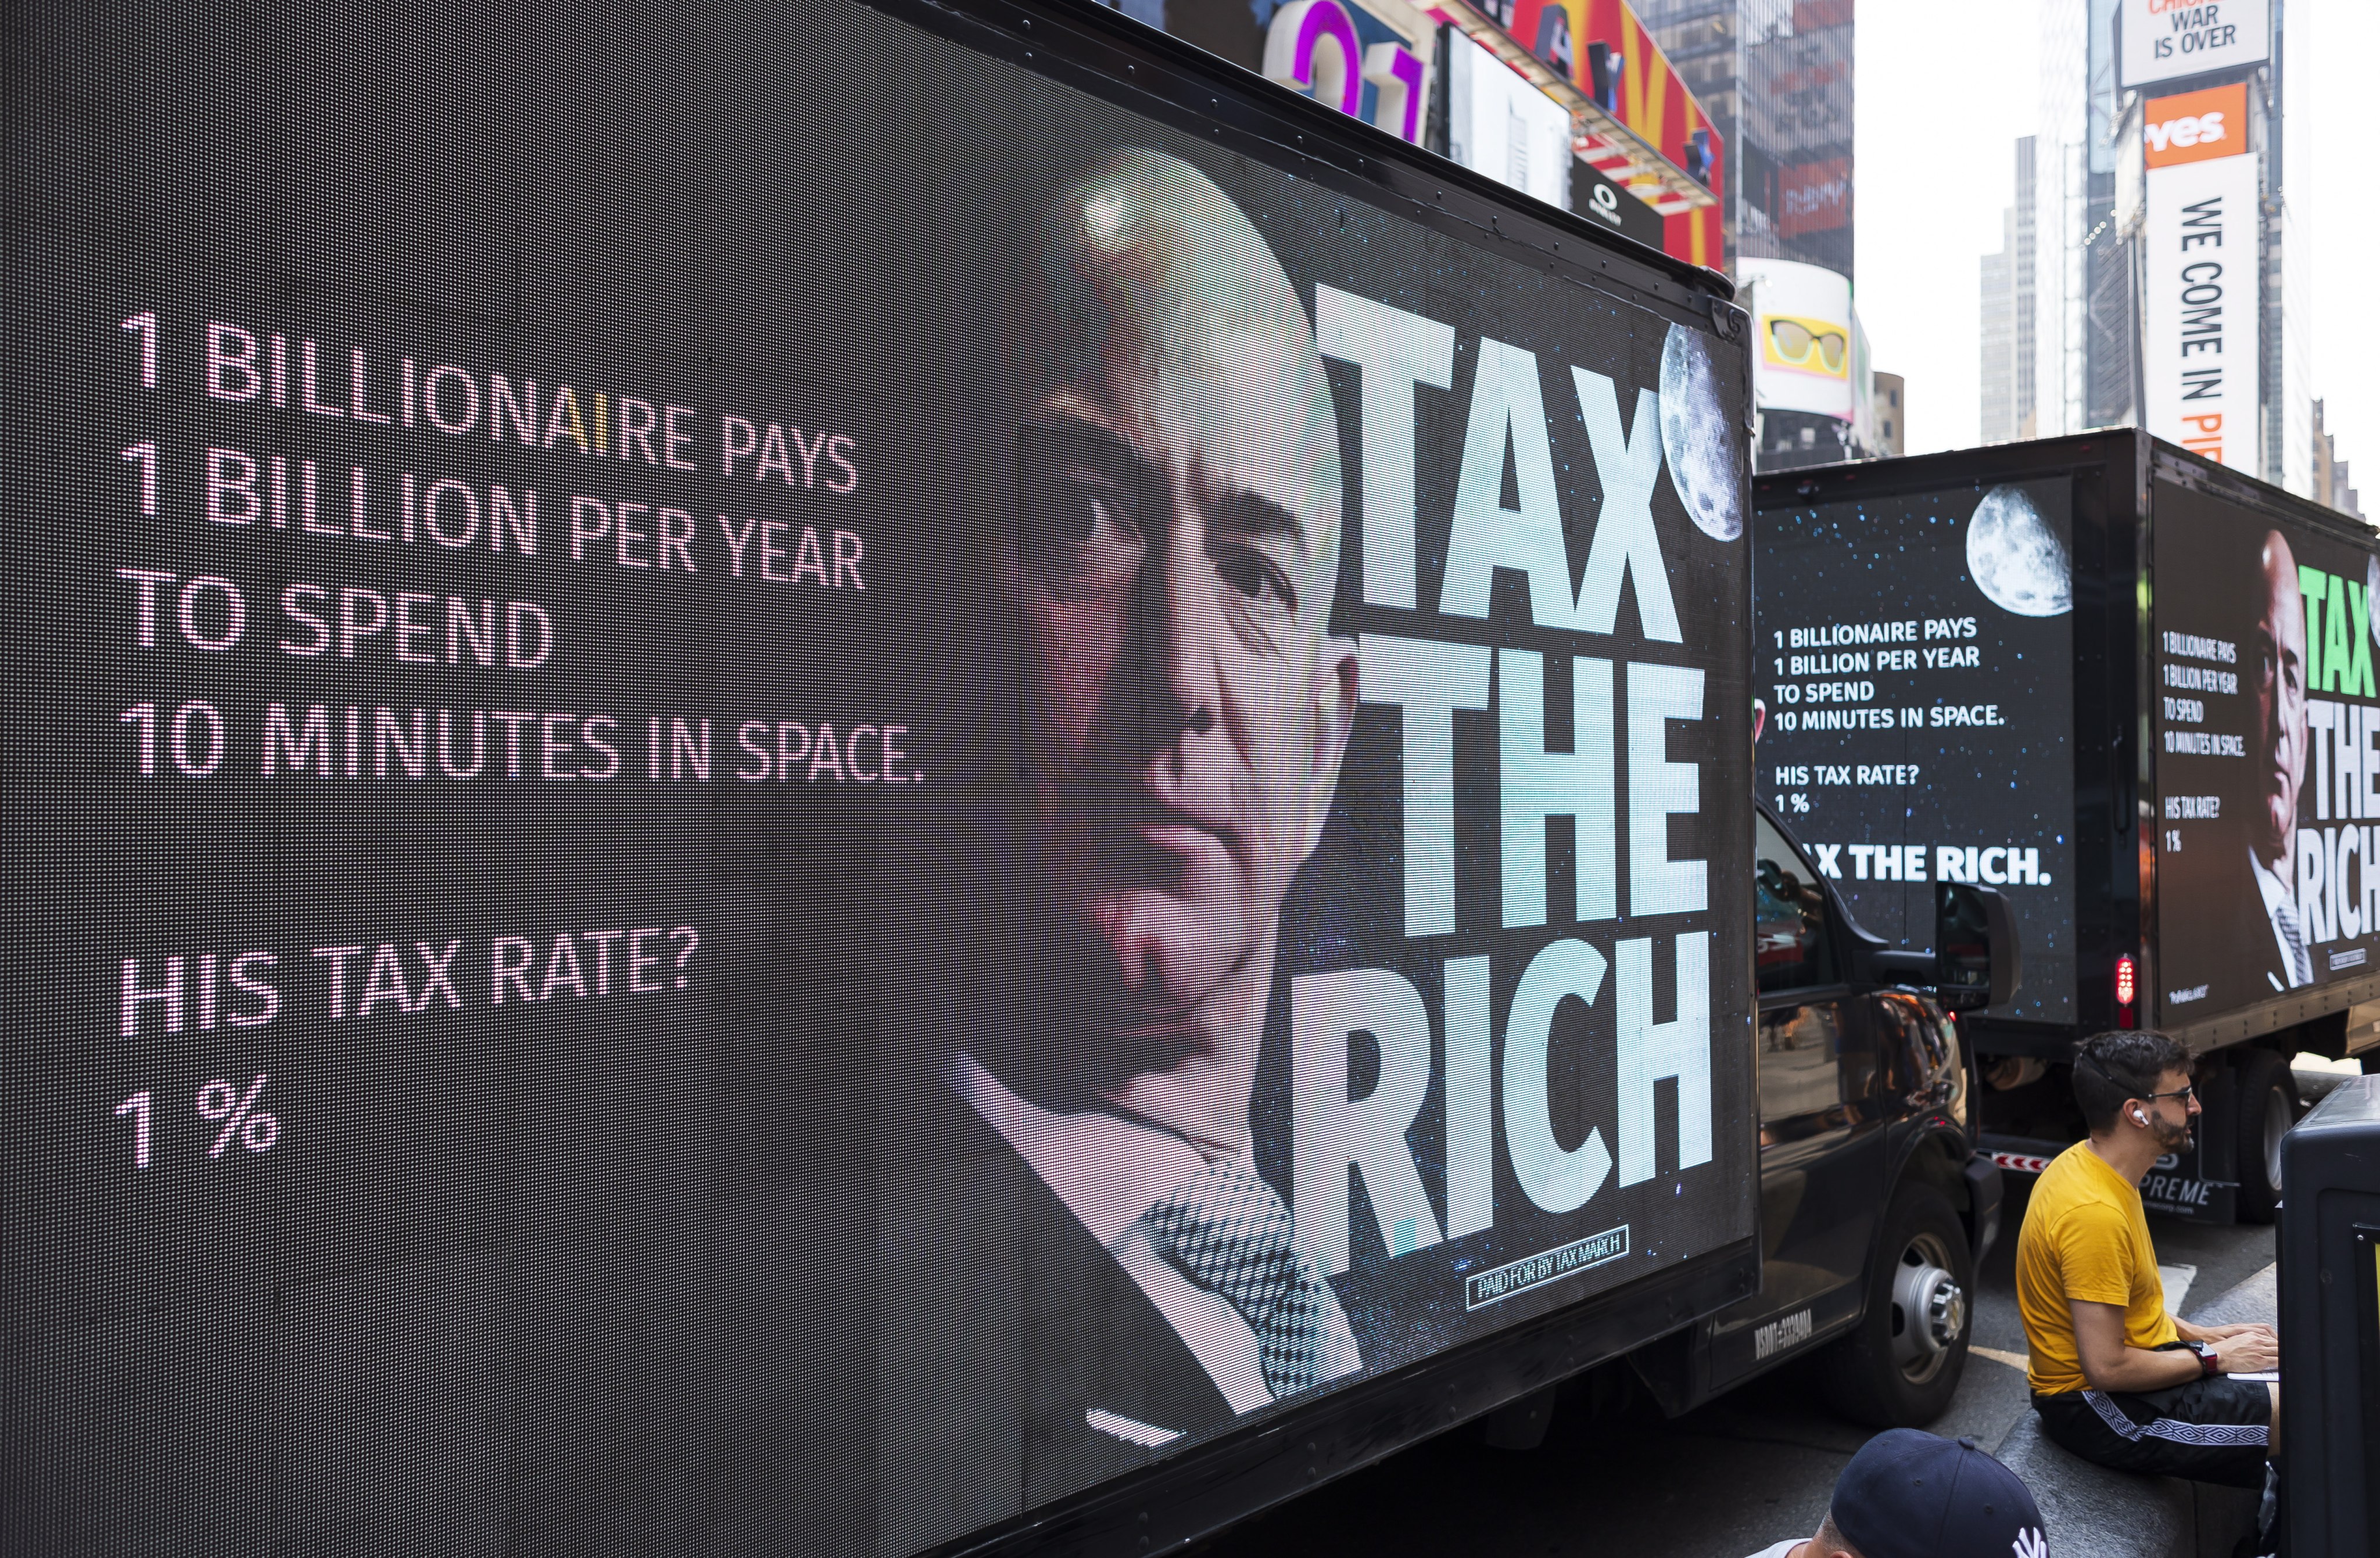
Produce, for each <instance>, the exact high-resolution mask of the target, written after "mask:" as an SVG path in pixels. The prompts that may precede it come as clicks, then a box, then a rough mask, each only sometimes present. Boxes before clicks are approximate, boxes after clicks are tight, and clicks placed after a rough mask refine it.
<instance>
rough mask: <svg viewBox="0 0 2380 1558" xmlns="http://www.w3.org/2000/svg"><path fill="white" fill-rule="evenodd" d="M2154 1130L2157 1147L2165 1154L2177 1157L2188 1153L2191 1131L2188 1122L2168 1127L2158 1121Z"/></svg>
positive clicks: (2161, 1121) (2163, 1122)
mask: <svg viewBox="0 0 2380 1558" xmlns="http://www.w3.org/2000/svg"><path fill="white" fill-rule="evenodd" d="M2155 1129H2156V1139H2157V1145H2158V1146H2160V1147H2162V1148H2164V1149H2165V1150H2166V1151H2167V1152H2168V1153H2174V1154H2176V1155H2177V1156H2179V1155H2180V1154H2181V1153H2186V1152H2188V1151H2190V1146H2191V1137H2192V1131H2191V1129H2190V1122H2189V1121H2188V1120H2184V1121H2182V1122H2181V1123H2180V1125H2178V1126H2169V1125H2168V1124H2166V1123H2165V1121H2163V1120H2158V1121H2157V1122H2156V1128H2155Z"/></svg>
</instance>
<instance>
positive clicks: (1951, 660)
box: [1753, 478, 2074, 1022]
mask: <svg viewBox="0 0 2380 1558" xmlns="http://www.w3.org/2000/svg"><path fill="white" fill-rule="evenodd" d="M2070 514H2071V508H2070V496H2069V486H2068V483H2067V481H2066V480H2065V479H2064V478H2058V479H2052V480H2041V481H2027V482H2011V483H2007V484H2003V485H1999V486H1995V487H1991V488H1988V489H1974V488H1966V487H1961V488H1957V489H1951V490H1949V491H1943V492H1929V493H1918V494H1913V495H1909V496H1905V497H1879V498H1872V499H1859V500H1851V501H1842V502H1836V503H1827V504H1821V505H1818V506H1816V507H1813V508H1804V509H1783V510H1769V511H1767V512H1766V513H1762V514H1761V515H1760V518H1759V526H1760V528H1759V533H1758V539H1759V547H1760V552H1759V583H1758V589H1757V595H1756V598H1755V635H1754V650H1753V653H1754V658H1755V663H1756V665H1757V667H1758V670H1759V671H1760V672H1761V673H1762V674H1761V675H1760V676H1759V677H1758V679H1757V680H1758V682H1759V683H1760V689H1759V690H1760V692H1761V694H1762V695H1763V698H1764V703H1765V708H1766V718H1765V723H1764V727H1763V731H1762V733H1761V737H1760V740H1759V743H1758V744H1757V746H1756V747H1755V763H1756V773H1757V775H1758V782H1759V788H1760V791H1761V793H1762V794H1763V795H1764V796H1767V797H1768V798H1769V800H1770V803H1772V804H1773V805H1775V806H1776V807H1777V809H1778V812H1779V815H1781V816H1783V817H1784V819H1785V822H1786V825H1787V826H1788V827H1791V828H1792V829H1793V830H1794V832H1795V833H1796V834H1797V835H1798V836H1800V838H1801V839H1803V841H1804V843H1805V844H1806V845H1809V846H1810V847H1812V848H1813V849H1814V850H1815V852H1817V854H1818V855H1819V857H1820V858H1819V861H1818V865H1819V869H1821V870H1824V871H1827V872H1828V875H1829V876H1831V877H1832V878H1833V880H1834V883H1835V886H1836V888H1838V889H1839V890H1840V892H1841V893H1842V894H1843V898H1844V900H1845V901H1846V903H1848V904H1849V905H1850V908H1851V911H1852V915H1853V916H1854V917H1855V918H1857V919H1858V920H1859V922H1860V923H1861V924H1863V925H1864V926H1866V927H1867V928H1868V929H1869V930H1871V931H1873V932H1875V933H1876V935H1878V936H1883V937H1884V938H1885V939H1886V940H1887V941H1888V942H1892V943H1895V944H1898V945H1901V946H1906V947H1911V948H1927V947H1930V946H1931V945H1932V944H1933V940H1934V912H1935V910H1934V896H1935V895H1934V884H1935V883H1937V881H1941V880H1954V881H1973V882H1977V883H1979V884H1982V885H1986V886H1990V887H1993V888H1997V889H1998V891H2000V892H2002V893H2005V894H2007V895H2008V898H2009V900H2010V906H2011V908H2012V909H2013V910H2014V911H2015V913H2016V924H2017V934H2018V937H2019V942H2020V945H2021V946H2022V949H2023V954H2024V978H2023V982H2022V984H2021V985H2020V986H2019V988H2018V990H2017V993H2016V997H2015V999H2014V1000H2012V1001H2010V1003H2009V1005H2008V1006H2007V1007H2005V1008H1994V1009H1993V1015H1995V1016H2002V1017H2009V1018H2017V1019H2027V1020H2033V1021H2052V1022H2059V1021H2073V1020H2074V939H2073V938H2074V929H2073V920H2074V897H2073V892H2074V889H2073V882H2074V864H2073V861H2074V841H2073V815H2074V779H2073V775H2074V757H2073V739H2074V738H2073V724H2074V712H2073V710H2074V699H2073V686H2072V677H2073V670H2072V655H2073V648H2072V645H2073V626H2072V624H2073V607H2072V562H2071V559H2072V555H2073V540H2072V528H2071V517H2070ZM1863 851H1864V853H1863ZM1883 851H1897V855H1888V854H1885V853H1884V852H1883ZM1987 851H1989V852H1987ZM1886 873H1889V875H1886Z"/></svg>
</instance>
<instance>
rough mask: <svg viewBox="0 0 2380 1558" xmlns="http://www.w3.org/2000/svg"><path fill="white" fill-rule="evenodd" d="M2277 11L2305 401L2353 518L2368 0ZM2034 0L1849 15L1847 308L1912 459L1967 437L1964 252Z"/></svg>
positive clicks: (2377, 472)
mask: <svg viewBox="0 0 2380 1558" xmlns="http://www.w3.org/2000/svg"><path fill="white" fill-rule="evenodd" d="M2287 3H2288V11H2287V21H2286V24H2285V25H2286V27H2287V30H2288V31H2287V45H2286V47H2287V54H2288V61H2289V67H2290V68H2291V69H2292V70H2308V71H2311V72H2312V76H2311V79H2301V80H2300V81H2298V82H2296V83H2294V85H2293V88H2292V91H2291V92H2290V97H2291V100H2292V101H2291V104H2290V106H2291V107H2292V108H2295V109H2297V110H2299V111H2300V112H2301V114H2302V115H2306V116H2309V117H2311V118H2312V120H2313V123H2311V124H2305V123H2301V122H2298V121H2297V120H2292V121H2291V122H2290V123H2289V126H2288V133H2289V134H2290V135H2292V136H2301V135H2308V134H2311V135H2312V136H2313V174H2314V187H2313V190H2311V191H2306V190H2290V191H2289V200H2290V203H2291V205H2292V206H2294V207H2295V208H2296V212H2297V217H2298V221H2299V223H2300V231H2301V233H2303V232H2305V231H2306V230H2307V228H2308V227H2309V226H2310V227H2311V234H2312V240H2313V308H2314V312H2313V321H2312V322H2313V329H2312V331H2311V332H2309V333H2310V334H2311V336H2312V338H2313V393H2315V394H2316V395H2318V396H2321V397H2323V398H2324V399H2325V401H2327V403H2328V405H2327V409H2326V418H2327V426H2328V427H2329V428H2330V429H2331V430H2332V431H2333V432H2335V433H2337V434H2338V443H2339V453H2341V454H2342V455H2344V456H2346V457H2347V458H2348V459H2350V460H2351V461H2353V462H2355V463H2356V465H2357V466H2358V467H2359V468H2358V470H2357V471H2356V472H2355V473H2354V475H2353V477H2352V479H2353V480H2354V483H2355V486H2356V487H2357V489H2359V490H2360V491H2361V492H2362V494H2363V508H2364V512H2365V513H2380V306H2375V304H2376V303H2380V300H2376V299H2375V296H2374V295H2375V293H2380V286H2375V284H2374V283H2375V280H2380V278H2375V276H2374V269H2375V267H2380V199H2374V195H2373V193H2372V192H2373V191H2374V189H2375V188H2380V170H2375V167H2374V158H2373V154H2372V151H2371V150H2370V147H2371V142H2372V139H2373V137H2372V131H2371V130H2370V128H2369V127H2368V122H2367V121H2368V119H2369V117H2370V115H2371V103H2372V100H2373V96H2374V91H2373V80H2372V76H2373V69H2374V66H2375V64H2380V4H2375V3H2374V0H2287ZM2036 6H2037V0H2012V3H2010V4H2009V5H2007V6H2003V7H1999V8H1996V9H1995V10H1994V11H1992V12H1991V17H1992V20H1991V23H1990V25H1988V26H1985V25H1978V19H1977V17H1978V13H1976V12H1975V10H1974V9H1973V8H1972V7H1969V6H1949V5H1941V4H1938V3H1937V0H1874V3H1871V4H1869V5H1865V6H1861V7H1860V13H1859V29H1858V32H1857V38H1858V42H1859V58H1858V61H1857V70H1856V76H1855V79H1856V81H1857V85H1858V92H1859V102H1858V110H1857V115H1858V135H1859V144H1858V148H1857V175H1856V176H1857V180H1858V183H1857V200H1858V206H1857V222H1858V243H1859V249H1858V258H1857V261H1856V263H1857V267H1858V275H1857V278H1856V286H1857V291H1858V301H1859V311H1860V318H1861V320H1862V321H1863V322H1864V323H1865V324H1866V326H1867V332H1868V339H1869V342H1870V344H1872V345H1873V347H1874V349H1875V360H1876V367H1877V368H1879V369H1881V370H1883V371H1885V372H1888V373H1899V374H1901V375H1902V376H1904V377H1905V378H1906V379H1907V380H1909V407H1908V412H1909V450H1910V453H1919V452H1920V451H1924V450H1934V449H1956V448H1960V447H1962V446H1964V445H1968V444H1972V443H1973V442H1974V441H1975V440H1976V434H1977V431H1978V429H1979V426H1980V424H1979V420H1978V415H1977V407H1976V393H1977V392H1976V380H1977V361H1976V359H1977V355H1978V354H1977V344H1976V329H1977V320H1976V311H1977V303H1978V291H1979V287H1980V280H1979V273H1978V261H1979V260H1981V259H1982V257H1983V256H1984V255H1986V254H1991V253H1995V252H1997V251H1998V248H1999V247H2000V236H2001V224H2000V213H2001V211H2003V210H2005V209H2006V208H2007V206H2008V205H2009V202H2010V200H2011V199H2014V198H2015V188H2016V150H2015V147H2016V139H2017V138H2018V137H2019V136H2022V135H2029V134H2031V133H2033V131H2034V126H2035V122H2036V119H2037V113H2038V105H2039V100H2040V87H2039V82H2040V57H2039V48H2038V36H2037V35H2038V27H2037V24H2036V22H2035V20H2034V12H2035V10H2036ZM2309 34H2311V36H2309ZM2307 89H2310V90H2307ZM2309 218H2310V219H2311V221H2310V222H2309Z"/></svg>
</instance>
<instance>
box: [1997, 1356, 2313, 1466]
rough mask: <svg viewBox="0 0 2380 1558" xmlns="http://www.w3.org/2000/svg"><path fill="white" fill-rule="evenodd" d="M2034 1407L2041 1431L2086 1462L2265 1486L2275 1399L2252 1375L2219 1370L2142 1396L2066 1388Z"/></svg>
mask: <svg viewBox="0 0 2380 1558" xmlns="http://www.w3.org/2000/svg"><path fill="white" fill-rule="evenodd" d="M2033 1409H2034V1411H2036V1412H2038V1413H2040V1414H2041V1431H2042V1432H2044V1433H2046V1434H2047V1435H2048V1436H2049V1437H2050V1439H2051V1440H2052V1441H2053V1442H2055V1443H2058V1444H2059V1445H2062V1446H2063V1447H2065V1448H2066V1449H2069V1450H2071V1451H2073V1452H2074V1453H2075V1454H2076V1455H2080V1456H2082V1457H2083V1459H2084V1460H2086V1461H2095V1462H2097V1463H2098V1464H2099V1465H2101V1466H2105V1467H2114V1468H2115V1469H2116V1470H2118V1471H2137V1472H2142V1473H2144V1474H2147V1475H2150V1476H2162V1477H2186V1478H2188V1479H2191V1480H2192V1481H2193V1482H2223V1483H2228V1484H2229V1485H2230V1486H2232V1487H2234V1488H2262V1487H2263V1486H2264V1485H2265V1450H2266V1448H2267V1446H2269V1445H2270V1444H2271V1443H2272V1439H2273V1398H2272V1395H2271V1394H2270V1393H2269V1392H2268V1391H2267V1390H2266V1389H2265V1387H2264V1386H2263V1385H2261V1384H2258V1383H2253V1382H2252V1381H2246V1380H2234V1379H2231V1378H2228V1376H2225V1375H2221V1374H2217V1375H2216V1376H2214V1377H2213V1378H2212V1379H2204V1380H2192V1381H2191V1382H2190V1383H2187V1384H2180V1385H2169V1386H2168V1387H2167V1388H2166V1389H2164V1390H2152V1391H2145V1392H2143V1393H2141V1394H2140V1395H2132V1394H2131V1393H2130V1392H2120V1391H2096V1390H2073V1391H2062V1392H2060V1393H2059V1394H2058V1395H2036V1396H2034V1398H2033Z"/></svg>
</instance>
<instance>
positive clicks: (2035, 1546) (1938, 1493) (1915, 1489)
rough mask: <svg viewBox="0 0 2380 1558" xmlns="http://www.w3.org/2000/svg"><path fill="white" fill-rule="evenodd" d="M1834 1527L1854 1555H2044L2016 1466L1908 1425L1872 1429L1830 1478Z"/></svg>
mask: <svg viewBox="0 0 2380 1558" xmlns="http://www.w3.org/2000/svg"><path fill="white" fill-rule="evenodd" d="M1832 1513H1833V1515H1834V1520H1835V1529H1836V1530H1838V1531H1840V1532H1841V1533H1842V1538H1843V1540H1845V1541H1847V1542H1849V1543H1850V1544H1851V1545H1852V1547H1853V1548H1855V1549H1857V1550H1858V1552H1859V1554H1860V1558H2046V1555H2047V1553H2048V1552H2049V1543H2048V1539H2047V1533H2046V1532H2045V1531H2044V1530H2043V1529H2042V1525H2041V1507H2040V1506H2039V1505H2038V1504H2034V1502H2033V1495H2032V1494H2031V1493H2030V1492H2026V1491H2025V1486H2024V1483H2023V1482H2022V1481H2021V1480H2020V1479H2018V1477H2017V1474H2016V1473H2015V1472H2013V1471H2010V1469H2009V1468H2008V1467H2004V1466H2002V1465H2000V1463H1999V1462H1998V1461H1996V1460H1994V1459H1992V1457H1991V1456H1989V1455H1985V1454H1984V1453H1983V1452H1982V1451H1981V1450H1978V1449H1977V1448H1975V1442H1974V1441H1973V1440H1972V1439H1959V1440H1949V1439H1944V1438H1941V1437H1939V1436H1938V1435H1936V1434H1931V1433H1925V1432H1921V1431H1919V1430H1916V1429H1913V1428H1896V1429H1894V1430H1892V1431H1890V1432H1888V1433H1879V1434H1877V1435H1876V1437H1875V1438H1874V1439H1871V1440H1869V1441H1868V1442H1867V1443H1865V1444H1864V1445H1862V1446H1861V1447H1860V1453H1859V1454H1858V1455H1853V1456H1852V1464H1851V1465H1849V1466H1847V1467H1843V1474H1842V1476H1841V1477H1840V1478H1839V1479H1836V1482H1835V1502H1834V1506H1833V1511H1832Z"/></svg>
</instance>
